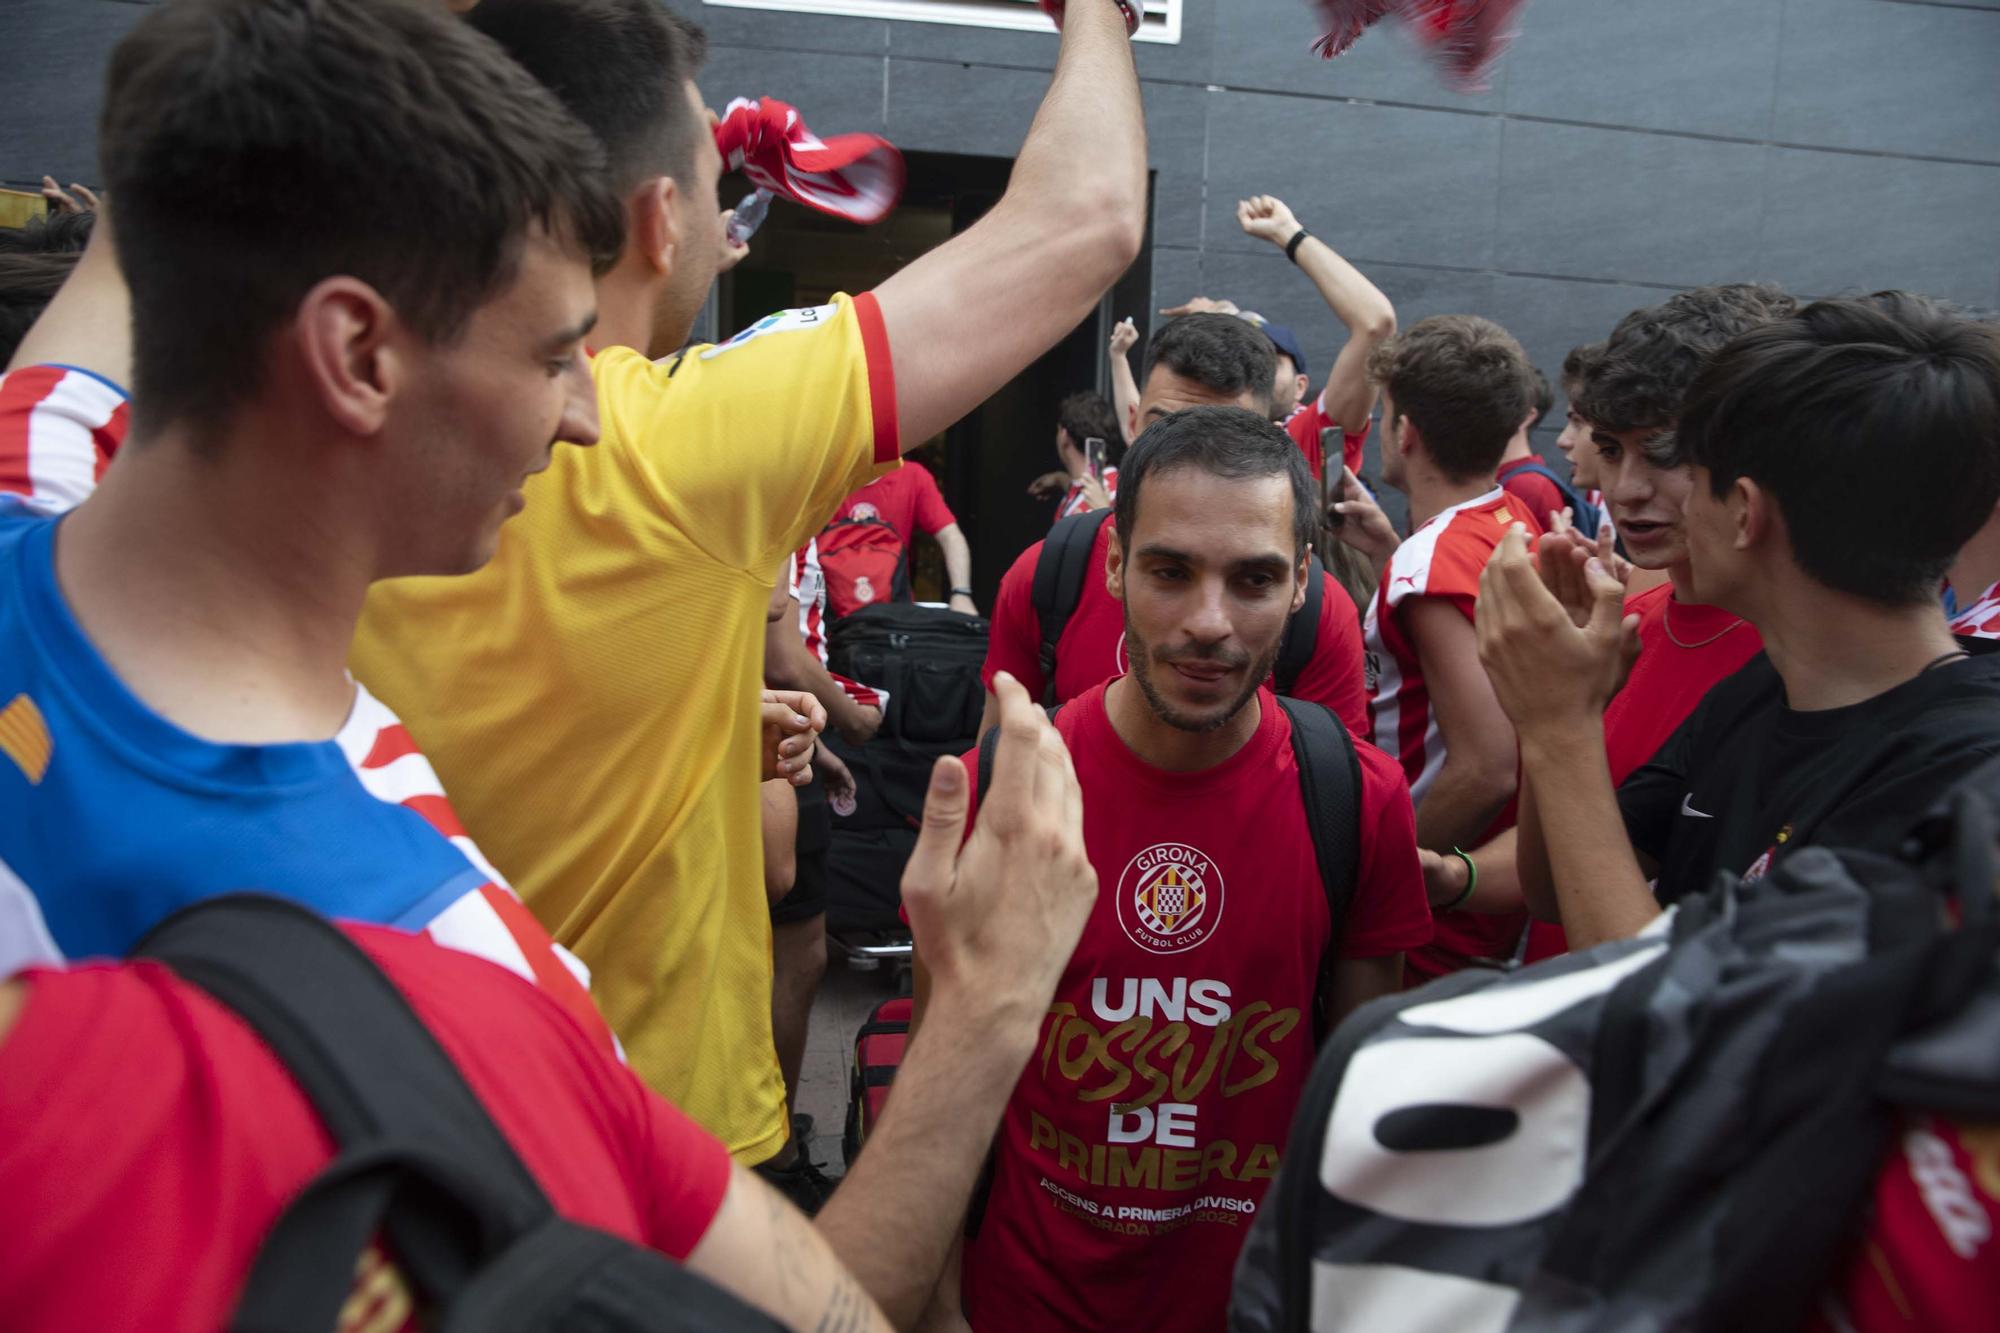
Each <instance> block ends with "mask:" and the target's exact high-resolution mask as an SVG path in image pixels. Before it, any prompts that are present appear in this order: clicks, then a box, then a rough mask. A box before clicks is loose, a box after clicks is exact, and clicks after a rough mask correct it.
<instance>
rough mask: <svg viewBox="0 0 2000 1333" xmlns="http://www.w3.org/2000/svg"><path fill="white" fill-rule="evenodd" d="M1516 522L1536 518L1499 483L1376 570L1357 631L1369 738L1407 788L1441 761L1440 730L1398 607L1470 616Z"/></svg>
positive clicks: (1534, 526) (1417, 793) (1416, 788)
mask: <svg viewBox="0 0 2000 1333" xmlns="http://www.w3.org/2000/svg"><path fill="white" fill-rule="evenodd" d="M1515 523H1522V524H1525V525H1527V529H1528V532H1529V533H1530V534H1531V535H1533V534H1539V533H1540V532H1541V530H1542V525H1541V524H1540V523H1537V522H1536V521H1535V517H1534V515H1532V514H1530V513H1529V512H1528V506H1527V505H1526V504H1524V503H1522V502H1521V500H1520V499H1518V498H1517V497H1515V496H1512V495H1510V494H1508V493H1507V492H1506V491H1503V490H1501V489H1500V488H1499V487H1497V486H1496V487H1494V488H1493V489H1492V490H1490V491H1488V492H1487V493H1486V494H1484V495H1482V496H1479V497H1478V498H1477V499H1473V500H1467V501H1465V502H1464V503H1462V504H1456V505H1453V506H1452V507H1451V508H1449V509H1446V510H1444V511H1443V512H1442V513H1440V514H1438V515H1437V516H1436V517H1434V518H1432V519H1431V520H1430V522H1428V523H1426V524H1424V525H1423V526H1422V527H1421V528H1418V529H1417V530H1416V531H1415V532H1413V533H1411V534H1410V537H1409V540H1407V541H1405V542H1404V543H1403V544H1402V545H1401V546H1399V547H1397V548H1396V553H1395V554H1394V555H1392V556H1390V557H1389V564H1388V567H1387V568H1386V569H1384V570H1383V572H1382V584H1381V587H1380V588H1378V589H1377V590H1376V593H1375V600H1374V601H1372V602H1370V603H1369V606H1368V617H1367V621H1366V623H1365V624H1364V625H1363V626H1362V634H1363V638H1364V641H1365V644H1366V648H1367V653H1368V672H1369V676H1370V677H1371V679H1372V680H1373V681H1374V689H1373V699H1372V700H1371V702H1370V704H1369V720H1370V723H1371V724H1372V725H1371V728H1370V736H1369V739H1370V740H1372V741H1374V742H1375V744H1376V745H1378V746H1380V747H1381V748H1382V749H1384V750H1386V751H1388V752H1389V753H1390V754H1392V755H1394V756H1396V758H1397V759H1398V760H1399V761H1400V762H1401V763H1402V765H1403V774H1404V776H1405V777H1407V778H1408V779H1409V780H1410V796H1411V799H1412V800H1414V801H1415V802H1416V803H1417V804H1418V805H1422V803H1423V799H1424V794H1425V793H1426V792H1428V791H1429V790H1430V785H1431V783H1432V782H1434V781H1436V780H1437V775H1438V770H1439V769H1441V768H1443V767H1444V737H1443V736H1442V735H1441V734H1440V733H1439V731H1438V725H1437V717H1436V715H1435V714H1434V713H1433V712H1432V709H1431V697H1430V691H1429V690H1428V689H1427V688H1426V687H1425V685H1424V673H1423V667H1422V665H1421V664H1420V662H1419V661H1418V658H1417V646H1416V643H1415V642H1414V641H1413V640H1412V639H1411V637H1410V634H1409V630H1408V629H1407V628H1406V627H1405V626H1404V624H1403V618H1402V616H1401V615H1400V614H1398V613H1399V612H1400V611H1401V610H1402V607H1403V605H1404V603H1405V602H1407V601H1409V600H1410V599H1411V598H1413V597H1435V598H1440V599H1443V600H1445V601H1448V602H1450V603H1451V604H1452V605H1453V606H1455V607H1457V608H1458V609H1459V610H1460V611H1462V612H1464V614H1465V618H1466V619H1467V620H1471V619H1472V613H1473V607H1474V606H1475V605H1476V604H1477V602H1478V600H1479V576H1480V575H1481V574H1482V573H1484V572H1485V570H1486V561H1487V559H1488V558H1489V557H1490V556H1491V555H1492V554H1493V549H1494V548H1495V547H1496V546H1498V545H1499V544H1500V539H1501V538H1502V537H1505V536H1506V535H1507V529H1508V528H1509V527H1511V526H1512V525H1513V524H1515Z"/></svg>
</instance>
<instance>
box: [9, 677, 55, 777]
mask: <svg viewBox="0 0 2000 1333" xmlns="http://www.w3.org/2000/svg"><path fill="white" fill-rule="evenodd" d="M0 753H4V754H5V755H6V756H7V757H8V758H9V759H12V760H13V761H14V763H15V764H16V765H17V766H19V768H20V770H21V772H22V773H23V774H25V775H26V776H27V779H28V781H29V782H32V783H37V784H39V783H40V782H41V780H42V777H43V775H44V774H46V773H47V772H48V771H49V760H50V759H51V758H53V757H54V755H55V741H54V740H53V739H52V738H51V737H50V736H49V724H48V723H47V722H46V721H45V720H43V718H42V710H41V709H39V708H37V707H35V701H34V700H33V699H30V698H29V697H28V696H27V695H25V694H17V695H15V696H14V698H13V700H12V701H11V702H9V703H8V705H7V706H6V707H5V708H0Z"/></svg>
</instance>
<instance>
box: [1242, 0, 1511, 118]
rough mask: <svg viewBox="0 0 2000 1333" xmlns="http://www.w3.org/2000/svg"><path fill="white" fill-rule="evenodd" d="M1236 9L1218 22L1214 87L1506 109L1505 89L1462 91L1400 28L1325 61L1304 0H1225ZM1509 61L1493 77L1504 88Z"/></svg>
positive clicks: (1382, 30) (1384, 26) (1376, 33)
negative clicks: (1448, 82) (1318, 51)
mask: <svg viewBox="0 0 2000 1333" xmlns="http://www.w3.org/2000/svg"><path fill="white" fill-rule="evenodd" d="M1220 2H1221V3H1225V4H1227V6H1228V9H1227V11H1226V12H1225V13H1223V14H1222V15H1221V16H1220V17H1219V18H1218V19H1217V22H1216V29H1215V64H1214V73H1213V79H1214V82H1216V83H1218V84H1221V85H1223V86H1224V87H1227V88H1231V89H1237V88H1245V89H1268V90H1272V91H1281V92H1295V93H1305V94H1308V95H1310V96H1313V97H1365V98H1371V99H1374V100H1376V101H1383V102H1400V103H1407V104H1410V105H1415V106H1443V107H1460V108H1465V109H1476V110H1484V111H1498V110H1499V109H1500V95H1499V93H1498V91H1495V92H1489V93H1471V94H1466V93H1457V92H1454V91H1452V90H1451V89H1450V88H1449V87H1448V86H1446V84H1445V82H1444V79H1443V76H1442V75H1440V74H1439V72H1438V69H1437V66H1435V65H1434V64H1432V63H1431V61H1430V60H1429V59H1428V58H1427V57H1425V56H1424V55H1423V54H1422V53H1421V52H1420V51H1419V50H1418V49H1417V45H1416V43H1415V42H1413V41H1411V40H1410V37H1409V34H1408V33H1405V32H1403V31H1401V30H1400V28H1399V27H1398V25H1396V24H1395V23H1393V22H1391V23H1380V24H1377V25H1376V26H1375V27H1374V28H1371V29H1370V30H1369V31H1368V32H1366V33H1364V34H1363V35H1362V37H1361V40H1360V41H1359V42H1356V43H1355V44H1354V46H1353V47H1352V48H1350V49H1349V50H1348V52H1347V53H1346V54H1345V55H1342V56H1339V57H1336V58H1335V59H1333V60H1321V59H1320V58H1319V57H1318V56H1316V55H1314V54H1313V50H1312V47H1313V43H1314V42H1316V41H1318V40H1319V38H1320V36H1321V34H1322V32H1323V31H1324V30H1323V29H1322V28H1321V27H1320V26H1319V25H1318V24H1317V22H1316V21H1315V20H1314V11H1313V9H1312V8H1311V6H1309V5H1307V4H1305V3H1302V0H1220ZM1508 65H1509V61H1508V59H1507V58H1505V57H1503V58H1502V59H1501V62H1500V64H1499V66H1498V67H1497V68H1496V70H1495V71H1494V74H1493V84H1494V88H1495V89H1496V90H1497V89H1500V88H1502V87H1504V85H1505V83H1506V80H1507V79H1508V77H1509V74H1508Z"/></svg>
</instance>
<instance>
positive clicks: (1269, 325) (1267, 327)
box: [1243, 310, 1312, 375]
mask: <svg viewBox="0 0 2000 1333" xmlns="http://www.w3.org/2000/svg"><path fill="white" fill-rule="evenodd" d="M1243 318H1244V319H1246V320H1248V321H1249V322H1250V323H1251V324H1253V325H1255V326H1256V327H1257V328H1258V329H1259V330H1261V331H1262V332H1263V334H1264V336H1265V337H1266V338H1269V339H1270V340H1271V341H1272V342H1273V343H1275V344H1276V345H1277V348H1278V350H1279V351H1280V352H1282V353H1284V354H1285V355H1286V356H1288V357H1290V358H1291V359H1292V368H1293V369H1294V370H1296V371H1298V373H1299V374H1301V375H1310V374H1311V373H1312V372H1311V371H1309V370H1307V369H1306V354H1305V351H1304V349H1302V348H1301V347H1300V346H1299V335H1298V334H1296V333H1293V332H1292V331H1291V330H1290V329H1288V328H1286V327H1285V326H1284V325H1283V324H1275V323H1273V322H1271V321H1270V320H1268V319H1265V318H1264V317H1263V316H1262V315H1260V314H1258V313H1257V312H1256V311H1254V310H1246V311H1244V312H1243Z"/></svg>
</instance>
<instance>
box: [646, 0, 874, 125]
mask: <svg viewBox="0 0 2000 1333" xmlns="http://www.w3.org/2000/svg"><path fill="white" fill-rule="evenodd" d="M667 8H669V9H672V10H675V11H677V12H679V13H681V14H685V15H686V16H687V17H688V18H691V19H693V20H694V21H695V22H697V23H699V24H701V26H702V27H704V28H706V29H708V39H709V41H711V42H716V43H720V44H722V45H724V46H754V47H759V48H761V49H763V50H767V51H831V52H836V53H844V54H848V55H877V56H879V55H886V54H887V53H888V50H889V24H888V23H886V22H884V21H883V20H881V19H863V18H850V17H848V16H846V15H841V14H804V13H794V12H791V11H779V10H771V9H740V8H737V7H736V6H733V5H718V4H715V3H713V0H703V2H702V3H700V4H696V3H695V2H694V0H672V3H670V4H668V5H667ZM775 95H777V96H780V97H782V96H783V94H782V93H777V94H775ZM786 100H788V101H789V100H790V99H786Z"/></svg>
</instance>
